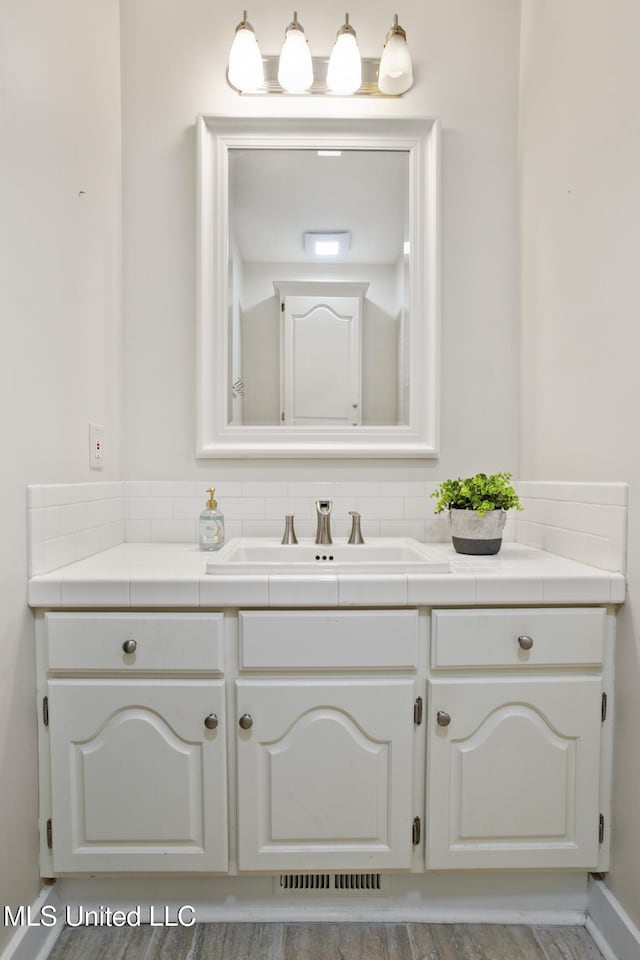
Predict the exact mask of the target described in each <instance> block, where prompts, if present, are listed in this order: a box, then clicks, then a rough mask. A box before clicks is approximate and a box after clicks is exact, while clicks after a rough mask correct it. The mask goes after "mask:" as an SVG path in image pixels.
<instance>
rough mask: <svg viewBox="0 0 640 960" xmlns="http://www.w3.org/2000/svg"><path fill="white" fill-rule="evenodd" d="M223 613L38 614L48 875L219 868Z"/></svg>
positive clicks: (223, 835)
mask: <svg viewBox="0 0 640 960" xmlns="http://www.w3.org/2000/svg"><path fill="white" fill-rule="evenodd" d="M222 620H223V618H222V615H221V614H180V615H175V614H173V615H172V614H160V615H158V614H139V615H136V614H109V613H104V614H100V613H96V614H49V615H47V618H46V643H45V647H44V650H43V651H42V652H43V655H44V656H45V657H46V660H47V674H48V676H47V680H46V686H45V688H44V695H43V699H42V725H43V728H44V729H43V736H45V737H46V739H47V742H48V748H49V749H48V753H49V762H50V769H49V778H48V783H47V782H46V781H44V782H43V779H41V792H42V793H44V795H45V796H47V795H48V796H49V805H50V816H49V818H48V820H47V824H46V834H47V839H48V843H49V847H50V856H51V864H52V867H53V870H54V872H55V873H80V872H87V871H100V872H105V871H115V872H127V871H189V872H191V871H207V872H214V871H225V870H226V869H227V865H228V856H227V850H228V843H227V804H226V796H227V775H226V743H225V728H226V725H225V693H224V680H223V679H221V678H220V676H219V675H220V674H221V673H222V651H223V645H222ZM49 791H50V793H49Z"/></svg>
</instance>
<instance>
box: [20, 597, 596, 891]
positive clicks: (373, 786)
mask: <svg viewBox="0 0 640 960" xmlns="http://www.w3.org/2000/svg"><path fill="white" fill-rule="evenodd" d="M37 633H38V685H39V694H40V707H41V710H40V714H41V722H40V794H41V814H40V827H41V835H42V838H43V839H42V847H41V861H42V869H43V876H55V875H58V874H74V873H78V874H79V873H123V874H124V873H131V872H150V873H153V872H155V873H172V872H173V873H226V872H231V873H234V872H240V873H245V872H246V873H251V872H263V873H277V872H291V873H298V872H314V871H326V872H330V871H335V872H349V871H361V872H363V873H365V872H366V873H369V872H372V871H375V872H377V871H405V872H407V871H411V872H414V873H415V872H421V871H424V870H425V868H426V869H427V870H452V869H455V870H459V869H464V868H466V869H471V870H488V869H494V868H507V869H520V868H529V869H547V868H568V869H574V870H606V869H607V849H608V844H609V835H608V819H609V817H608V813H609V793H610V783H611V752H612V751H611V726H612V721H611V710H610V709H609V711H608V712H607V709H606V706H607V705H606V697H607V695H608V696H609V698H611V693H612V676H613V667H612V662H613V641H614V612H613V609H612V608H609V609H606V608H604V607H595V606H594V607H565V608H551V607H549V608H541V607H538V608H530V609H525V608H517V607H513V608H502V609H490V608H480V609H473V608H455V609H435V610H430V609H427V608H420V609H381V608H380V609H375V610H366V609H355V608H354V609H352V610H345V609H306V608H305V609H289V610H278V609H269V610H261V609H255V610H240V611H237V610H235V609H233V610H228V611H226V612H225V614H223V613H188V612H181V613H169V612H166V613H165V612H158V613H151V612H146V613H143V612H141V613H131V612H122V613H117V612H112V613H107V612H55V613H54V612H48V613H44V614H41V615H39V617H38V629H37ZM227 798H229V801H230V802H231V804H232V809H233V817H232V818H231V821H230V822H231V824H232V825H233V826H232V833H231V834H230V833H229V818H228V812H227Z"/></svg>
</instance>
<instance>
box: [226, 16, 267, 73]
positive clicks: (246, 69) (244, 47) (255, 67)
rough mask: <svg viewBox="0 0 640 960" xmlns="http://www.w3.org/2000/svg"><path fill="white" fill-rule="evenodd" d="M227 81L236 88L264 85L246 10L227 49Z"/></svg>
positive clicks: (258, 50)
mask: <svg viewBox="0 0 640 960" xmlns="http://www.w3.org/2000/svg"><path fill="white" fill-rule="evenodd" d="M227 76H228V78H229V83H230V84H231V85H232V86H233V87H235V88H236V90H260V89H261V88H262V87H264V67H263V64H262V55H261V53H260V48H259V46H258V41H257V40H256V35H255V31H254V29H253V27H252V26H251V24H250V23H249V21H248V20H247V11H246V10H245V11H244V12H243V14H242V20H241V21H240V23H239V24H238V26H237V27H236V35H235V37H234V38H233V43H232V45H231V50H230V51H229V68H228V71H227Z"/></svg>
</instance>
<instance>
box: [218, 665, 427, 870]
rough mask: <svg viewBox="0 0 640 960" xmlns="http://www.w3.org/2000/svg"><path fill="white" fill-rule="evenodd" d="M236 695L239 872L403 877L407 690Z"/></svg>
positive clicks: (278, 687) (410, 698) (280, 688)
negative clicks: (244, 724)
mask: <svg viewBox="0 0 640 960" xmlns="http://www.w3.org/2000/svg"><path fill="white" fill-rule="evenodd" d="M236 686H237V696H236V708H237V714H238V715H237V717H236V724H238V719H239V718H240V717H241V716H242V715H243V714H249V715H250V717H251V719H252V721H253V722H252V726H251V727H250V728H249V729H246V730H242V729H240V728H239V727H238V865H239V867H240V869H241V870H331V869H338V870H379V869H385V868H389V869H407V868H409V866H410V862H411V851H412V839H411V828H412V821H413V816H414V811H413V809H412V793H413V780H412V767H413V739H414V723H413V702H414V697H415V691H414V681H413V680H411V679H393V680H391V679H389V680H368V681H360V680H355V679H354V680H311V679H310V680H302V679H301V680H289V681H265V680H255V681H253V680H239V681H237V684H236Z"/></svg>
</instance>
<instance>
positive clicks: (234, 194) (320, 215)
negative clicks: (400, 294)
mask: <svg viewBox="0 0 640 960" xmlns="http://www.w3.org/2000/svg"><path fill="white" fill-rule="evenodd" d="M408 156H409V155H408V153H407V152H401V151H363V150H349V151H343V153H342V156H340V157H319V156H318V154H317V151H315V150H262V149H261V150H231V151H230V152H229V211H230V219H231V223H232V230H233V233H234V238H235V242H236V245H237V248H238V250H239V253H240V257H241V259H242V260H243V261H244V262H250V261H251V262H258V263H308V262H310V257H309V256H308V255H307V254H306V253H305V250H304V236H303V235H304V233H305V232H306V231H319V230H320V231H329V232H332V233H336V232H341V231H344V230H349V231H350V232H351V247H350V250H349V252H348V253H347V254H346V256H345V257H344V258H341V261H340V262H346V263H386V264H391V263H395V262H396V260H397V259H398V257H399V256H400V254H401V253H402V244H403V240H404V239H405V233H406V225H407V222H408V180H409V176H408V174H409V160H408ZM333 262H335V261H333Z"/></svg>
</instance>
